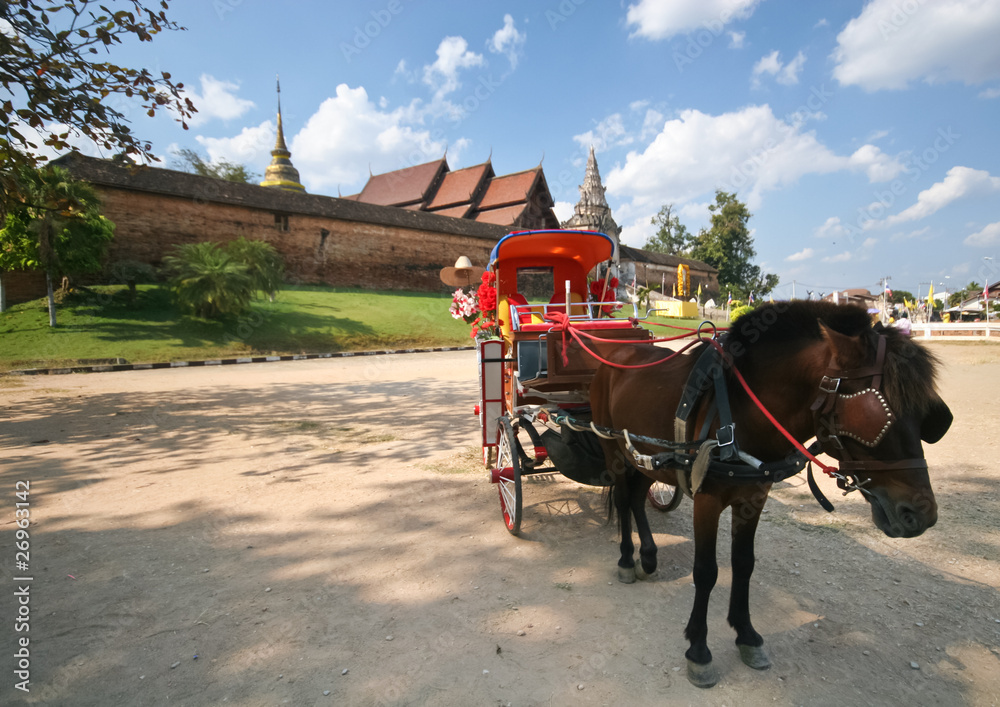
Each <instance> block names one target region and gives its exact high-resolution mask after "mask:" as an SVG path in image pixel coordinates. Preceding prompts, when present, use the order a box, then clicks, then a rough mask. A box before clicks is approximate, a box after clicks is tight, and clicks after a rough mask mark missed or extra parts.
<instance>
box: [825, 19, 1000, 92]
mask: <svg viewBox="0 0 1000 707" xmlns="http://www.w3.org/2000/svg"><path fill="white" fill-rule="evenodd" d="M998 34H1000V3H997V2H990V1H988V0H949V2H934V3H932V2H926V0H924V1H916V0H915V1H914V2H909V3H900V2H899V1H898V0H872V1H871V2H869V3H867V4H866V5H865V7H864V9H863V10H862V11H861V14H860V15H858V16H857V17H855V18H854V19H852V20H851V21H850V22H848V23H847V26H846V27H844V29H843V31H841V33H840V34H839V35H837V48H836V49H835V50H834V52H833V55H832V58H833V59H834V61H835V62H836V66H835V67H834V69H833V76H834V78H836V79H837V80H838V81H839V82H840V83H841V84H842V85H845V86H851V85H854V86H860V87H861V88H863V89H865V90H866V91H877V90H879V89H901V88H906V87H907V86H908V85H909V84H910V82H911V81H918V80H923V81H926V82H927V83H930V84H934V83H943V82H946V81H961V82H963V83H966V84H977V83H982V82H984V81H989V80H993V79H997V78H1000V42H997V41H996V38H997V35H998ZM915 47H918V48H919V50H915V49H914V48H915Z"/></svg>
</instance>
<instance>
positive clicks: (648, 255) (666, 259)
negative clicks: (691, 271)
mask: <svg viewBox="0 0 1000 707" xmlns="http://www.w3.org/2000/svg"><path fill="white" fill-rule="evenodd" d="M619 256H620V257H621V259H622V260H631V261H632V262H636V263H651V264H654V265H665V266H667V267H671V268H676V267H677V266H678V265H687V266H688V267H691V268H697V269H698V270H702V271H704V272H707V273H717V272H719V271H718V270H717V269H715V268H713V267H712V266H711V265H709V264H708V263H703V262H701V261H700V260H694V259H693V258H682V257H680V256H679V255H667V254H666V253H654V252H653V251H651V250H643V249H641V248H633V247H632V246H628V245H625V244H622V245H621V247H620V249H619Z"/></svg>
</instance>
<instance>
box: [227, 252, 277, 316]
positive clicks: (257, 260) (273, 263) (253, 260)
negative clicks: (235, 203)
mask: <svg viewBox="0 0 1000 707" xmlns="http://www.w3.org/2000/svg"><path fill="white" fill-rule="evenodd" d="M226 252H227V253H228V254H229V256H230V257H231V258H232V259H233V260H235V261H237V262H239V263H242V264H243V265H245V266H246V267H247V273H248V274H249V275H250V280H251V285H252V287H253V289H254V290H256V291H257V292H262V293H264V294H266V295H267V296H268V298H269V299H270V300H271V301H272V302H273V301H274V297H275V295H276V294H277V292H278V289H279V288H280V287H281V283H282V282H283V280H284V275H285V263H284V261H283V260H282V259H281V255H280V254H279V253H278V251H277V249H275V247H274V246H273V245H271V244H270V243H266V242H264V241H248V240H247V239H246V238H243V237H242V236H240V237H239V238H237V239H236V240H235V241H231V242H230V243H229V245H227V246H226Z"/></svg>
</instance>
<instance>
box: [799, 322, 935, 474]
mask: <svg viewBox="0 0 1000 707" xmlns="http://www.w3.org/2000/svg"><path fill="white" fill-rule="evenodd" d="M885 349H886V340H885V336H884V335H883V334H879V335H878V344H877V347H876V352H875V362H874V364H872V365H870V366H863V367H861V368H853V369H839V368H834V367H832V366H831V367H830V368H829V369H828V370H827V372H826V374H825V375H824V376H823V378H822V379H821V381H820V384H819V394H818V395H817V397H816V400H815V402H813V404H812V406H811V410H812V412H813V419H814V420H815V424H816V439H817V440H818V441H819V442H820V444H821V445H822V449H823V451H824V452H826V453H827V454H829V455H830V456H831V457H833V458H834V459H836V460H837V461H838V462H840V471H841V472H842V474H841V475H838V478H837V485H838V486H839V487H840V488H841V489H844V490H845V491H853V490H855V489H858V490H860V491H863V492H866V489H864V488H863V487H862V485H863V484H864V483H867V481H868V479H866V480H864V481H859V480H858V474H859V473H866V474H870V473H872V472H882V471H899V470H902V469H913V470H919V469H926V468H927V460H926V459H924V458H912V459H899V460H896V461H881V460H878V459H854V458H852V455H851V454H850V452H849V451H848V449H847V447H846V446H845V444H844V442H843V441H842V440H841V437H845V438H848V439H851V440H854V441H855V442H857V443H859V444H861V445H862V446H865V447H869V448H872V449H874V448H876V447H878V445H879V444H880V443H881V442H882V440H883V439H884V438H885V435H886V434H887V433H888V431H889V429H890V428H891V427H892V425H893V424H894V423H895V422H896V415H895V414H894V413H893V411H892V409H891V408H890V407H889V403H888V402H887V401H886V399H885V396H884V395H883V394H882V377H883V373H884V370H885ZM867 378H870V379H871V382H870V383H869V384H868V386H867V387H865V388H864V389H862V390H861V391H859V392H856V393H843V392H841V391H840V388H841V384H842V383H843V382H844V381H850V380H863V379H867ZM845 475H846V476H845ZM847 477H851V479H848V478H847Z"/></svg>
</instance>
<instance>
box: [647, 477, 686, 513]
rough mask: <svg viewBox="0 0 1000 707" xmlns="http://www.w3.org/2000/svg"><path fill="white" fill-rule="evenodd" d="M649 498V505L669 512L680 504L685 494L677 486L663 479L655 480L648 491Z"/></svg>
mask: <svg viewBox="0 0 1000 707" xmlns="http://www.w3.org/2000/svg"><path fill="white" fill-rule="evenodd" d="M646 496H647V497H648V498H649V505H651V506H652V507H653V508H655V509H656V510H658V511H661V512H663V513H667V512H668V511H672V510H674V509H675V508H677V506H679V505H680V503H681V500H682V499H683V498H684V494H682V493H681V492H680V489H678V488H677V487H676V486H671V485H670V484H665V483H663V482H662V481H654V482H653V485H652V486H650V487H649V491H648V492H647V493H646Z"/></svg>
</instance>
